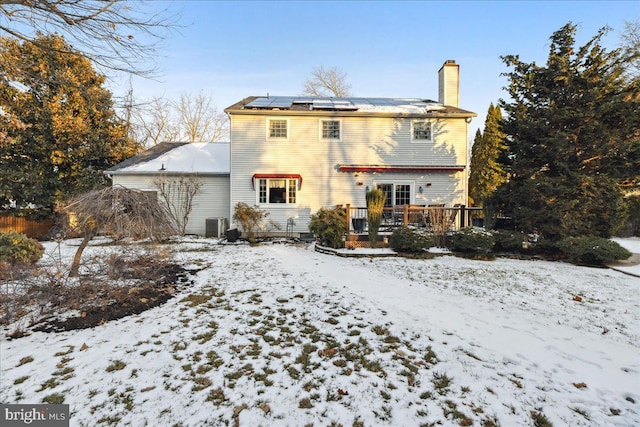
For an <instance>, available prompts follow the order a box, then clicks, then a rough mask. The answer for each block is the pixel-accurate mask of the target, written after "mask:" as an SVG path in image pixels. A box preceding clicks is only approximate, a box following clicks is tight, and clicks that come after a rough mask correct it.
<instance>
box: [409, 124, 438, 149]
mask: <svg viewBox="0 0 640 427" xmlns="http://www.w3.org/2000/svg"><path fill="white" fill-rule="evenodd" d="M417 121H420V122H424V123H427V124H428V125H429V127H430V128H431V139H416V138H415V133H414V131H413V130H414V129H413V124H414V123H415V122H417ZM411 142H415V143H417V144H424V143H428V142H433V122H431V120H429V119H411Z"/></svg>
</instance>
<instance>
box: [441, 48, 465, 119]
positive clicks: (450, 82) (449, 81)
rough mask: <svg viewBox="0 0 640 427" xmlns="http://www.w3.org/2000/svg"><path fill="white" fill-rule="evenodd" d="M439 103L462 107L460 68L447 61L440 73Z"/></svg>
mask: <svg viewBox="0 0 640 427" xmlns="http://www.w3.org/2000/svg"><path fill="white" fill-rule="evenodd" d="M438 102H439V103H441V104H444V105H450V106H452V107H456V108H458V107H460V66H459V65H458V64H456V61H454V60H453V59H447V60H446V61H444V64H443V65H442V67H441V68H440V71H438Z"/></svg>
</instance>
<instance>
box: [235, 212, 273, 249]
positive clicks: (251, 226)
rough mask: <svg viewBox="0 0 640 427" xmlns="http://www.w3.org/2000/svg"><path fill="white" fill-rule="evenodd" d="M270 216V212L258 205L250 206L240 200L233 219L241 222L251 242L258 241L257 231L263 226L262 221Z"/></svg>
mask: <svg viewBox="0 0 640 427" xmlns="http://www.w3.org/2000/svg"><path fill="white" fill-rule="evenodd" d="M268 216H269V212H266V211H263V210H262V209H260V208H259V207H258V206H249V205H247V204H246V203H242V202H238V203H236V206H235V211H234V213H233V220H234V221H236V222H238V223H240V226H241V227H242V231H243V232H244V233H245V234H246V235H247V238H248V239H249V242H251V243H254V242H255V241H256V233H257V232H258V230H259V229H260V227H261V226H262V222H263V221H264V219H265V218H266V217H268Z"/></svg>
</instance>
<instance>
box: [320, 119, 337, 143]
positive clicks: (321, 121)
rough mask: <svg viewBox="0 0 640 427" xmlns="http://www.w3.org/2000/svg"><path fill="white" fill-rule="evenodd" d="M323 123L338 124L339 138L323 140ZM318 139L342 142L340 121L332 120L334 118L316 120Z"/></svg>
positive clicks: (325, 139) (324, 139)
mask: <svg viewBox="0 0 640 427" xmlns="http://www.w3.org/2000/svg"><path fill="white" fill-rule="evenodd" d="M323 122H338V124H339V126H340V137H339V138H323V137H322V123H323ZM318 139H319V140H320V141H333V142H342V119H334V118H326V119H319V120H318Z"/></svg>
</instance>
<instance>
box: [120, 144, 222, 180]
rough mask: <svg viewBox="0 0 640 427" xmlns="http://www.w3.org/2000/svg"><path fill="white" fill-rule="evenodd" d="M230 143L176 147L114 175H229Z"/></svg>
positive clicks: (122, 169)
mask: <svg viewBox="0 0 640 427" xmlns="http://www.w3.org/2000/svg"><path fill="white" fill-rule="evenodd" d="M229 153H230V150H229V143H228V142H194V143H190V144H180V145H178V144H176V147H175V148H173V149H171V150H169V151H167V152H165V153H163V154H161V155H159V156H157V157H155V158H152V159H150V160H148V161H142V162H139V163H135V164H132V165H130V166H126V167H124V168H121V169H118V170H115V171H113V172H112V173H150V172H158V171H161V170H162V171H164V172H167V173H221V174H222V173H229V172H230V170H231V167H230V161H229V160H230V155H229Z"/></svg>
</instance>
